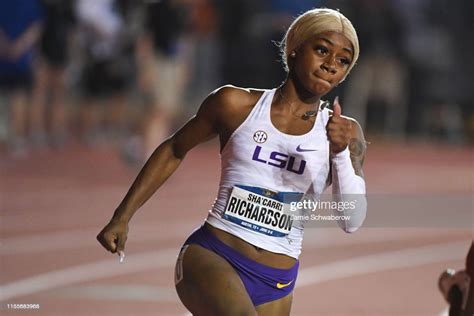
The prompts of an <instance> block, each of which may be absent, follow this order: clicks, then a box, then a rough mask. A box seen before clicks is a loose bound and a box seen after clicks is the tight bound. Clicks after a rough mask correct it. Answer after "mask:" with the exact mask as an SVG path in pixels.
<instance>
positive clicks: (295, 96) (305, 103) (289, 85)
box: [278, 78, 321, 110]
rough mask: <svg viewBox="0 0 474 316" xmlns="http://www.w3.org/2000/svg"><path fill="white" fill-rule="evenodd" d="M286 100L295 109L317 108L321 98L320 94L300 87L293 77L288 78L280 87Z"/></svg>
mask: <svg viewBox="0 0 474 316" xmlns="http://www.w3.org/2000/svg"><path fill="white" fill-rule="evenodd" d="M278 89H279V90H280V92H281V94H282V96H283V98H284V99H285V100H283V101H286V103H289V104H291V107H292V108H293V109H294V110H298V109H305V110H317V109H318V108H319V103H320V100H321V97H320V96H316V95H314V94H311V93H309V92H308V91H307V90H306V89H304V88H302V87H299V86H298V85H296V84H295V83H294V81H293V80H291V79H288V78H287V79H286V80H285V82H283V84H282V85H281V86H280V87H279V88H278Z"/></svg>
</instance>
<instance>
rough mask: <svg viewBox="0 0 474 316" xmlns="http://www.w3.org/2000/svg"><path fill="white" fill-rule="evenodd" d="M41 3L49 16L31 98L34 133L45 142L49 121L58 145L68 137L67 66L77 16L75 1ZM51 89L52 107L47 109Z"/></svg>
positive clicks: (45, 0) (36, 140)
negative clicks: (72, 31) (74, 6)
mask: <svg viewBox="0 0 474 316" xmlns="http://www.w3.org/2000/svg"><path fill="white" fill-rule="evenodd" d="M41 3H42V5H43V10H44V12H45V19H44V27H43V32H42V35H41V41H40V44H41V46H40V58H39V61H38V64H37V66H36V73H35V80H34V87H33V95H32V101H31V103H32V104H31V130H30V133H31V138H32V140H33V142H34V143H35V144H36V145H37V146H41V145H45V144H46V142H47V123H49V127H50V134H51V135H50V141H51V144H52V145H54V146H57V145H61V144H62V143H64V142H65V140H66V137H67V123H68V121H67V108H66V99H65V93H66V91H65V90H66V89H65V69H66V66H67V64H68V61H69V58H68V52H69V41H70V38H71V30H72V28H73V26H74V20H75V17H74V12H73V3H72V1H61V0H42V1H41ZM49 92H50V93H51V109H50V111H47V99H48V94H49ZM48 114H49V115H48ZM47 118H48V120H47ZM46 120H47V121H46Z"/></svg>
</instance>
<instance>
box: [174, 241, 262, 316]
mask: <svg viewBox="0 0 474 316" xmlns="http://www.w3.org/2000/svg"><path fill="white" fill-rule="evenodd" d="M176 271H177V275H176V277H177V284H176V291H177V292H178V296H179V298H180V299H181V301H182V302H183V304H184V306H186V308H187V309H188V310H189V311H190V312H191V313H192V314H193V315H195V316H197V315H206V316H207V315H209V316H210V315H219V316H220V315H256V311H255V307H254V306H253V304H252V301H251V300H250V297H249V296H248V294H247V291H246V290H245V287H244V285H243V283H242V280H241V279H240V277H239V275H238V274H237V272H236V271H235V270H234V268H233V267H232V266H231V265H230V264H229V263H228V262H227V261H226V260H225V259H224V258H222V257H220V256H219V255H217V254H216V253H214V252H212V251H210V250H207V249H205V248H203V247H201V246H199V245H195V244H191V245H189V246H188V247H187V248H186V250H185V251H184V253H181V254H180V256H179V257H178V262H177V266H176Z"/></svg>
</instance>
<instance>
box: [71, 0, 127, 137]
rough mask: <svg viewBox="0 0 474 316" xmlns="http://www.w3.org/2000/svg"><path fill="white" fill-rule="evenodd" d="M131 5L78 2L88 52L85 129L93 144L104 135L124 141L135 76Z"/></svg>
mask: <svg viewBox="0 0 474 316" xmlns="http://www.w3.org/2000/svg"><path fill="white" fill-rule="evenodd" d="M127 4H129V2H126V1H114V0H78V1H77V6H76V10H77V18H78V28H79V34H78V36H79V40H80V44H81V48H82V50H83V52H84V57H83V58H84V60H83V69H82V76H81V88H82V90H83V91H82V92H83V102H82V105H81V109H80V110H81V116H82V126H81V128H82V134H83V137H85V140H86V141H87V142H88V143H89V144H91V145H94V144H96V143H97V142H98V141H100V140H101V137H103V136H104V135H105V136H107V137H108V138H109V140H114V141H120V140H121V139H122V136H124V133H125V132H126V120H125V111H126V108H127V97H128V92H129V89H130V87H131V84H132V83H133V73H134V65H133V45H134V43H133V41H131V38H130V37H129V36H128V33H127V23H126V17H127V12H128V11H127V10H126V8H127ZM101 103H103V106H104V108H102V109H101V107H100V105H101ZM101 110H102V111H101Z"/></svg>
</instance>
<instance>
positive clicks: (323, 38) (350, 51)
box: [320, 37, 352, 54]
mask: <svg viewBox="0 0 474 316" xmlns="http://www.w3.org/2000/svg"><path fill="white" fill-rule="evenodd" d="M320 39H322V40H323V41H325V42H328V43H329V44H330V45H331V46H334V43H333V42H331V41H330V40H329V39H327V38H325V37H320ZM342 49H343V50H345V51H347V52H349V53H350V54H352V49H350V48H348V47H344V48H342Z"/></svg>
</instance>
